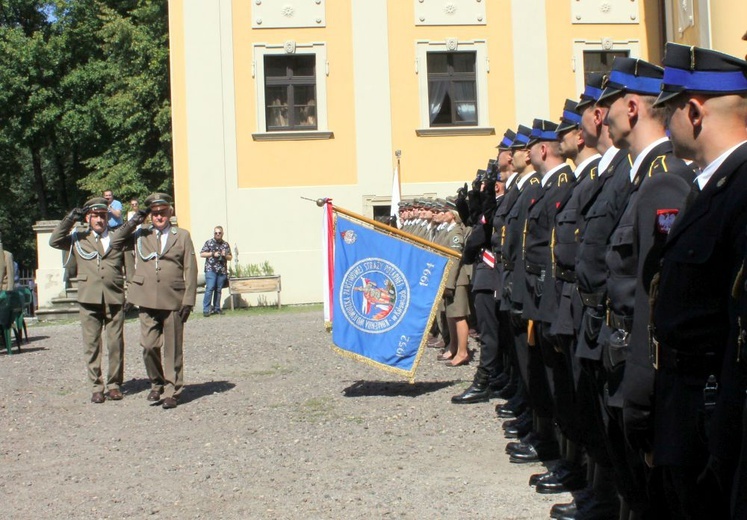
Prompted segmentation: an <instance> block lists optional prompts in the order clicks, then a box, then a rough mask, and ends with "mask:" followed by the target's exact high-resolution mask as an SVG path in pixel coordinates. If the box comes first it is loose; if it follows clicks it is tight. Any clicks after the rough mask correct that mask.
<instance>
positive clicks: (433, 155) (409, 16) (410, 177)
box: [387, 0, 515, 195]
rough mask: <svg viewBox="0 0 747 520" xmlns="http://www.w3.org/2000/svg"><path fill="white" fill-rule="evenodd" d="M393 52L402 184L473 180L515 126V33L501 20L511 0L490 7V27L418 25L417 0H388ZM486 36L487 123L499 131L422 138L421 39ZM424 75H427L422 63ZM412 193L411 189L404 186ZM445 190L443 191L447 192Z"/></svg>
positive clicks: (393, 96) (394, 106)
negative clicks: (417, 61)
mask: <svg viewBox="0 0 747 520" xmlns="http://www.w3.org/2000/svg"><path fill="white" fill-rule="evenodd" d="M387 6H388V15H389V56H390V74H391V76H390V80H391V99H392V140H393V143H392V146H393V148H395V149H401V150H402V178H401V180H402V182H403V183H419V182H423V183H426V182H427V183H438V182H463V181H465V180H471V179H473V178H474V175H475V170H476V169H477V168H484V167H485V166H486V164H487V160H488V159H489V158H491V157H494V156H495V146H496V145H497V144H498V142H499V141H500V137H499V136H502V135H503V132H504V131H505V129H506V127H513V126H514V124H515V122H514V93H513V82H512V80H511V78H510V77H509V76H508V75H509V74H510V71H511V70H513V59H512V55H511V31H510V28H509V26H508V25H503V24H501V20H503V19H508V12H507V11H506V9H508V6H509V2H508V1H507V0H492V1H491V2H488V3H487V4H486V6H485V8H486V20H487V24H488V25H483V26H415V22H414V20H415V15H414V3H413V2H412V1H403V0H389V1H388V4H387ZM447 38H457V39H459V40H476V39H485V40H487V46H488V57H489V59H490V72H489V73H488V89H489V98H488V107H489V119H488V124H489V125H490V126H492V127H494V128H495V131H496V134H497V135H487V136H475V135H470V136H428V137H419V136H417V135H416V133H415V131H416V129H418V128H420V126H421V124H420V105H419V104H418V99H419V98H420V93H419V89H418V75H417V74H416V73H415V57H416V49H415V42H416V41H417V40H441V41H444V40H446V39H447ZM420 73H421V74H423V73H424V70H423V67H421V71H420ZM405 193H407V190H405ZM447 194H451V192H449V193H443V194H441V195H447Z"/></svg>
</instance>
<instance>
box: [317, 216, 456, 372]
mask: <svg viewBox="0 0 747 520" xmlns="http://www.w3.org/2000/svg"><path fill="white" fill-rule="evenodd" d="M334 251H335V261H334V266H335V268H334V291H333V294H334V301H333V313H332V316H333V319H334V322H333V326H332V341H333V343H334V344H335V346H336V347H337V348H338V349H339V350H340V352H341V353H342V354H344V355H348V356H351V357H353V358H356V359H358V360H359V361H364V362H366V363H369V364H373V365H374V366H377V367H379V368H382V369H384V370H387V371H390V372H395V373H399V374H401V375H405V376H408V377H410V378H412V377H413V376H414V373H415V370H416V368H417V364H418V362H419V360H420V355H421V354H422V351H423V349H424V347H425V343H426V337H427V331H428V330H429V328H430V324H431V320H432V319H433V316H434V315H435V309H436V306H437V302H438V301H439V299H440V297H441V293H442V291H443V283H444V279H445V275H446V274H447V273H448V271H447V268H448V267H449V260H448V259H447V258H446V257H444V256H442V255H440V254H438V253H435V252H433V251H431V250H429V249H427V248H424V247H421V246H419V245H417V244H414V243H411V242H409V241H407V240H404V239H401V238H399V237H396V236H391V235H387V234H386V233H383V232H381V231H379V230H377V229H373V228H368V227H365V226H363V225H361V224H358V223H357V222H355V221H354V220H351V219H348V218H346V217H343V216H342V215H340V214H337V225H336V229H335V248H334Z"/></svg>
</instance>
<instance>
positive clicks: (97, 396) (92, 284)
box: [49, 198, 125, 403]
mask: <svg viewBox="0 0 747 520" xmlns="http://www.w3.org/2000/svg"><path fill="white" fill-rule="evenodd" d="M107 206H108V205H107V202H106V200H105V199H103V198H93V199H90V200H89V201H87V202H86V204H85V207H84V208H82V209H81V208H75V209H74V210H72V211H71V212H70V213H69V214H68V215H67V216H66V217H65V218H64V219H62V220H61V221H60V223H59V224H58V225H57V227H56V228H55V229H54V231H53V232H52V236H51V237H50V238H49V245H50V246H52V247H54V248H56V249H62V250H64V251H69V255H74V256H75V258H76V259H77V262H78V276H77V278H78V304H79V307H80V326H81V330H82V332H83V343H84V355H85V359H86V363H87V366H88V371H87V373H88V380H89V381H90V383H91V386H92V389H93V393H92V395H91V402H92V403H103V402H104V401H105V400H106V398H108V399H109V400H111V401H119V400H120V399H122V392H121V390H120V385H121V384H122V378H123V375H124V338H123V335H122V326H123V324H124V313H123V312H122V306H123V305H124V299H125V298H124V273H123V261H124V260H123V256H122V255H123V254H122V251H121V250H119V249H116V248H114V247H112V237H111V236H110V234H109V226H108V224H107V220H108V218H109V217H108V212H107ZM81 220H84V221H85V222H86V223H87V224H88V227H87V228H86V229H83V230H79V229H76V230H73V232H72V233H71V232H70V231H71V230H72V229H73V226H75V224H76V223H77V222H79V221H81ZM68 259H69V256H68ZM102 329H106V348H107V353H108V358H109V362H108V367H107V376H106V382H104V381H102V379H101V357H102V353H101V331H102ZM107 389H108V392H107V393H106V395H105V394H104V391H105V390H107Z"/></svg>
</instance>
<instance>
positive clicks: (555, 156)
mask: <svg viewBox="0 0 747 520" xmlns="http://www.w3.org/2000/svg"><path fill="white" fill-rule="evenodd" d="M557 127H558V125H557V124H556V123H553V122H552V121H546V120H543V119H535V120H534V123H533V125H532V132H531V134H530V140H529V149H528V150H529V160H530V162H531V164H532V166H533V167H534V169H535V170H536V171H537V173H538V174H539V175H540V186H541V189H540V190H538V192H537V193H536V194H535V195H534V196H533V197H532V199H531V200H530V201H529V204H528V206H527V210H526V211H527V217H526V225H525V227H524V230H525V231H524V239H523V247H522V252H521V255H520V258H521V261H522V262H523V264H524V271H525V275H524V280H523V283H524V284H525V291H524V298H523V302H522V318H523V319H524V320H525V321H526V322H527V323H528V324H530V329H529V332H528V338H527V341H528V345H529V348H528V358H527V361H528V365H527V375H528V382H529V385H528V390H529V396H530V402H531V403H532V410H533V411H534V414H535V417H534V419H535V420H534V437H533V438H532V440H531V442H527V443H524V444H523V445H520V446H518V447H517V448H516V449H514V450H512V452H511V453H510V455H511V457H510V459H509V460H510V461H511V462H514V463H525V462H536V461H538V460H551V459H554V458H557V456H558V453H559V450H558V444H557V441H556V440H555V431H554V426H553V401H552V381H551V376H552V374H551V372H550V371H549V370H547V367H548V366H550V365H551V361H550V356H552V357H554V354H555V351H554V349H553V346H552V345H550V344H549V342H548V341H547V338H546V333H547V332H549V326H550V323H551V322H552V321H553V319H554V318H555V316H554V315H550V314H545V313H544V312H543V311H544V310H545V309H542V310H541V309H540V300H541V298H542V296H543V290H544V289H545V279H546V278H547V277H548V276H549V275H550V271H551V269H550V264H551V259H550V235H551V234H552V227H553V223H554V221H555V212H556V211H557V208H558V205H559V204H560V201H561V200H562V199H563V198H564V197H565V194H566V192H567V191H568V190H569V189H570V188H571V187H572V182H571V177H572V176H573V171H572V170H571V168H570V166H568V165H567V164H566V163H565V161H564V160H563V158H562V157H561V155H560V146H559V143H558V134H557V132H556V130H557ZM516 284H517V282H516V281H514V288H515V287H516ZM554 289H555V287H552V290H553V292H554Z"/></svg>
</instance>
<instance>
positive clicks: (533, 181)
mask: <svg viewBox="0 0 747 520" xmlns="http://www.w3.org/2000/svg"><path fill="white" fill-rule="evenodd" d="M539 183H540V180H539V179H538V178H537V177H532V178H531V179H529V184H539Z"/></svg>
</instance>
